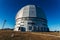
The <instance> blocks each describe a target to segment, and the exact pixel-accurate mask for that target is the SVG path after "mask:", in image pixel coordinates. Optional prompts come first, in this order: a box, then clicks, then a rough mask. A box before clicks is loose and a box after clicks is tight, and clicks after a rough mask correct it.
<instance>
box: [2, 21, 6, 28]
mask: <svg viewBox="0 0 60 40" xmlns="http://www.w3.org/2000/svg"><path fill="white" fill-rule="evenodd" d="M5 23H6V20H4V22H3V25H2V29H4V26H5Z"/></svg>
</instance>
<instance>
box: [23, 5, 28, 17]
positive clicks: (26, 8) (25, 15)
mask: <svg viewBox="0 0 60 40" xmlns="http://www.w3.org/2000/svg"><path fill="white" fill-rule="evenodd" d="M23 8H24V10H23V16H22V17H29V6H25V7H23Z"/></svg>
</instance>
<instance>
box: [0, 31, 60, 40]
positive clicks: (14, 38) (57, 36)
mask: <svg viewBox="0 0 60 40" xmlns="http://www.w3.org/2000/svg"><path fill="white" fill-rule="evenodd" d="M0 40H60V33H59V32H20V31H19V32H16V31H11V30H0Z"/></svg>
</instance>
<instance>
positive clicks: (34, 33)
mask: <svg viewBox="0 0 60 40" xmlns="http://www.w3.org/2000/svg"><path fill="white" fill-rule="evenodd" d="M32 34H35V35H43V36H50V37H58V38H60V36H56V35H51V34H42V33H32Z"/></svg>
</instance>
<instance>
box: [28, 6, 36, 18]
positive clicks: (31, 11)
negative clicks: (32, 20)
mask: <svg viewBox="0 0 60 40" xmlns="http://www.w3.org/2000/svg"><path fill="white" fill-rule="evenodd" d="M29 17H37V16H36V7H35V5H30V7H29Z"/></svg>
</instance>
